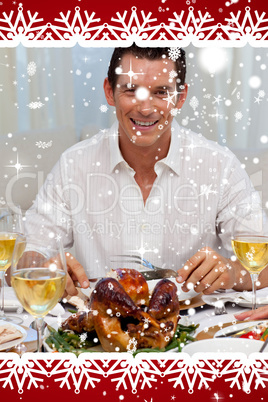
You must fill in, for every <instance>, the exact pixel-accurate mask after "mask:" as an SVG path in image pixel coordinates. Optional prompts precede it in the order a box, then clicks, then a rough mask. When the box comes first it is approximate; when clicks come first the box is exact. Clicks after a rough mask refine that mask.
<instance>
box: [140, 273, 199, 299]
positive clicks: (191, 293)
mask: <svg viewBox="0 0 268 402" xmlns="http://www.w3.org/2000/svg"><path fill="white" fill-rule="evenodd" d="M167 279H169V280H170V281H171V282H173V283H175V285H176V286H177V289H178V290H177V295H178V298H179V301H184V300H190V299H193V298H194V297H196V296H198V295H199V293H197V292H195V291H194V290H193V289H190V290H189V291H188V292H184V291H183V290H182V289H181V287H182V285H181V284H179V283H178V282H177V281H176V278H167ZM160 280H161V279H152V280H151V281H147V283H148V287H149V291H152V290H153V289H154V287H155V285H156V284H157V283H158V282H159V281H160Z"/></svg>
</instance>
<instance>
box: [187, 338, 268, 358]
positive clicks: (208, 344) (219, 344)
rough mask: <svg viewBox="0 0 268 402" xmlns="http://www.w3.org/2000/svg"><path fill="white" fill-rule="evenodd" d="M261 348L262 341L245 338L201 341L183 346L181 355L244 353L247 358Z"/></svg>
mask: <svg viewBox="0 0 268 402" xmlns="http://www.w3.org/2000/svg"><path fill="white" fill-rule="evenodd" d="M262 346H263V341H257V340H255V339H247V338H242V339H240V338H220V339H215V338H212V339H203V340H200V341H197V342H192V343H189V344H187V345H186V346H184V348H183V349H182V352H183V353H188V354H189V355H190V356H193V355H194V354H196V353H202V354H203V353H209V354H212V353H213V354H215V353H229V352H230V353H245V354H246V355H247V356H249V355H250V354H251V353H257V352H259V350H260V348H261V347H262Z"/></svg>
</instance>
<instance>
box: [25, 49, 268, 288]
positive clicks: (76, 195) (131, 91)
mask: <svg viewBox="0 0 268 402" xmlns="http://www.w3.org/2000/svg"><path fill="white" fill-rule="evenodd" d="M169 50H170V49H169V48H140V47H138V46H136V45H135V44H134V45H132V46H131V47H129V48H116V49H115V50H114V53H113V55H112V58H111V62H110V65H109V71H108V77H107V78H105V80H104V92H105V95H106V99H107V102H108V104H109V105H111V106H113V107H115V110H116V117H117V121H116V123H114V125H113V126H112V127H111V128H110V129H109V130H106V131H105V132H100V133H99V134H97V135H96V136H94V137H93V138H91V139H89V140H86V141H83V142H81V143H78V144H76V145H75V146H73V147H72V148H70V149H68V150H67V151H65V152H64V154H63V155H62V157H61V159H60V161H59V162H58V164H57V165H56V166H55V167H54V169H53V170H52V172H51V174H50V175H49V176H48V178H47V180H46V182H45V184H44V186H43V188H42V189H41V191H40V193H39V194H38V197H37V199H36V201H35V203H34V205H33V207H32V208H31V209H30V210H29V211H28V212H27V219H26V229H27V231H28V232H30V233H33V232H34V233H36V235H37V236H39V235H40V236H50V237H54V238H55V241H57V240H59V239H61V240H62V241H63V244H64V246H65V248H69V247H71V246H73V245H75V250H76V258H74V257H73V256H72V255H71V254H69V253H67V254H66V255H67V264H68V269H69V280H68V282H67V292H68V293H69V294H76V289H75V287H74V284H73V282H72V279H73V280H76V279H77V280H79V282H80V284H81V286H82V287H87V286H89V282H88V278H94V277H100V276H105V275H106V273H107V272H108V271H110V269H111V268H112V265H111V261H110V259H111V256H112V255H115V254H116V255H118V254H137V253H139V254H140V255H141V256H143V257H145V258H146V259H148V260H149V261H150V262H152V263H153V264H155V265H157V266H160V267H169V268H173V269H176V270H178V278H177V280H178V282H181V283H184V288H183V289H184V290H187V289H189V288H191V287H194V289H195V290H196V291H197V292H204V293H212V292H213V291H215V290H217V289H219V288H223V289H227V288H235V289H240V290H241V289H250V288H251V281H250V277H249V275H248V274H247V273H245V272H244V270H243V269H242V267H241V266H240V265H239V263H238V262H236V261H233V260H232V259H231V256H232V249H231V232H232V224H233V208H234V206H235V205H237V204H238V203H239V202H242V201H245V200H250V199H251V198H252V194H254V189H253V188H252V185H251V183H250V181H249V178H248V177H247V175H246V173H245V171H244V170H243V169H242V168H241V166H240V163H239V161H238V160H237V159H236V157H235V156H234V155H233V154H232V153H231V152H230V151H228V150H227V149H226V148H223V147H221V146H219V145H218V144H216V143H213V142H211V141H208V140H206V139H205V138H204V137H203V136H202V135H201V134H200V133H199V134H196V133H193V132H191V131H190V130H188V129H184V128H181V127H180V126H179V124H178V123H177V121H176V119H174V116H176V115H177V112H178V110H179V109H181V107H182V106H183V104H184V102H185V99H186V95H187V84H186V82H185V74H186V61H185V52H184V51H183V49H177V52H176V54H177V56H178V57H177V58H176V60H174V59H173V58H170V57H169V54H170V53H169ZM122 264H123V263H122ZM116 267H118V266H116ZM260 280H261V282H262V286H264V285H265V283H266V282H267V278H266V277H265V276H264V274H263V275H262V274H261V276H260Z"/></svg>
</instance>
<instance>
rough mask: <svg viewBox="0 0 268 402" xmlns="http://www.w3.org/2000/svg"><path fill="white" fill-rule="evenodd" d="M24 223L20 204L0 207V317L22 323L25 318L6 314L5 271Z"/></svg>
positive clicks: (9, 263)
mask: <svg viewBox="0 0 268 402" xmlns="http://www.w3.org/2000/svg"><path fill="white" fill-rule="evenodd" d="M22 233H23V223H22V213H21V209H20V207H19V206H18V205H14V206H13V208H11V207H9V206H7V205H6V206H1V207H0V277H1V303H0V319H1V320H5V321H12V322H15V323H17V324H20V323H21V322H22V321H23V320H22V319H21V318H20V317H15V316H14V317H13V316H8V315H6V314H5V310H4V308H5V295H4V289H5V273H6V271H7V269H8V268H9V267H10V265H11V258H12V253H13V249H14V246H15V241H16V239H17V237H18V236H22Z"/></svg>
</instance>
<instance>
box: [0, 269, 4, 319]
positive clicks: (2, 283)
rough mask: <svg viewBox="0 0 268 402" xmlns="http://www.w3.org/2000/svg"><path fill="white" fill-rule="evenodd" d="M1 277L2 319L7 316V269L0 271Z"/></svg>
mask: <svg viewBox="0 0 268 402" xmlns="http://www.w3.org/2000/svg"><path fill="white" fill-rule="evenodd" d="M0 278H1V287H0V298H1V305H0V319H1V320H2V319H4V316H5V310H4V307H5V295H4V289H5V271H0Z"/></svg>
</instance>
